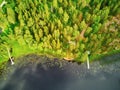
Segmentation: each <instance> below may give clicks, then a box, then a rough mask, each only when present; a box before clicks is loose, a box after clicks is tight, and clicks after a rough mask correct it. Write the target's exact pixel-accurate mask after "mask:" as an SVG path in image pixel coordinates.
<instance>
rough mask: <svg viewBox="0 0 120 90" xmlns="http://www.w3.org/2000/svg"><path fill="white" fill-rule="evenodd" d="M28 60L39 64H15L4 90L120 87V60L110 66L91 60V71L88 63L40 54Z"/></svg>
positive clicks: (1, 89)
mask: <svg viewBox="0 0 120 90" xmlns="http://www.w3.org/2000/svg"><path fill="white" fill-rule="evenodd" d="M26 59H30V60H34V59H35V60H37V63H34V62H26V63H24V64H22V65H21V66H19V67H18V66H17V67H15V69H14V70H13V71H12V72H11V73H10V74H9V75H8V77H7V79H6V80H4V81H1V82H0V90H120V61H118V62H115V63H112V64H108V65H102V64H101V63H100V62H95V63H91V64H90V69H89V70H88V69H87V67H86V63H84V64H81V65H78V64H77V63H71V62H67V61H62V60H61V61H58V60H57V59H53V60H49V58H47V57H44V58H41V57H39V56H32V59H31V58H27V57H26V58H24V60H26ZM43 59H45V60H44V62H43ZM107 59H108V58H107ZM21 60H22V59H21ZM24 60H23V61H24ZM26 61H27V60H26Z"/></svg>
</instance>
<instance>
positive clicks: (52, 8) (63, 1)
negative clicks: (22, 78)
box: [0, 0, 120, 61]
mask: <svg viewBox="0 0 120 90" xmlns="http://www.w3.org/2000/svg"><path fill="white" fill-rule="evenodd" d="M6 1H7V2H8V3H7V4H6V5H4V6H3V7H2V8H0V28H2V32H0V50H1V52H0V55H1V56H0V59H1V60H3V59H6V57H7V58H8V56H7V54H6V53H7V52H6V50H5V49H4V48H5V47H4V46H7V47H12V48H13V49H14V52H13V55H14V56H15V57H16V56H19V55H21V54H26V53H31V52H32V53H35V52H38V53H40V52H44V53H48V54H55V52H56V54H59V56H61V57H62V58H63V57H64V56H65V55H67V58H77V59H78V60H79V61H85V60H86V58H87V57H88V55H87V54H86V51H90V52H91V56H93V57H94V55H100V54H104V53H105V52H107V53H108V52H110V51H113V50H114V49H115V50H120V45H119V42H118V41H119V38H120V35H119V33H120V30H119V29H120V27H119V22H118V21H116V18H115V19H114V18H113V19H112V18H111V17H115V15H117V14H118V15H119V14H120V10H119V7H120V1H119V0H11V1H9V0H6ZM0 3H1V2H0ZM113 13H114V14H113ZM110 19H111V20H113V21H110ZM117 19H118V20H120V17H117ZM109 22H114V23H109ZM110 47H112V48H110ZM22 48H24V49H26V50H25V51H23V53H22V50H21V49H22ZM3 49H4V50H3ZM68 54H69V55H68ZM69 56H70V57H69Z"/></svg>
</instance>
